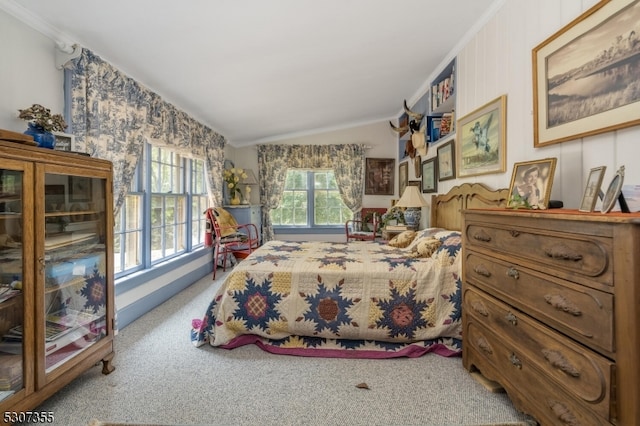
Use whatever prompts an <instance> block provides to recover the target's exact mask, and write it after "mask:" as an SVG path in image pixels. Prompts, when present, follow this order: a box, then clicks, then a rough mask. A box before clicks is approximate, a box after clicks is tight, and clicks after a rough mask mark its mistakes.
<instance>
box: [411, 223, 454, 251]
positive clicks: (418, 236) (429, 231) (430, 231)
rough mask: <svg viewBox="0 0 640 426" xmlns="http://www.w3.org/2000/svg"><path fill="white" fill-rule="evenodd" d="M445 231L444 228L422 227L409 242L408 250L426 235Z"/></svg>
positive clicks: (431, 235)
mask: <svg viewBox="0 0 640 426" xmlns="http://www.w3.org/2000/svg"><path fill="white" fill-rule="evenodd" d="M442 231H445V229H444V228H426V229H423V230H421V231H418V233H417V234H416V238H415V239H414V240H413V242H412V243H411V244H409V247H407V248H408V249H409V250H413V249H414V247H415V245H416V244H418V242H419V241H420V240H421V239H423V238H426V237H433V236H434V235H436V234H437V233H438V232H442Z"/></svg>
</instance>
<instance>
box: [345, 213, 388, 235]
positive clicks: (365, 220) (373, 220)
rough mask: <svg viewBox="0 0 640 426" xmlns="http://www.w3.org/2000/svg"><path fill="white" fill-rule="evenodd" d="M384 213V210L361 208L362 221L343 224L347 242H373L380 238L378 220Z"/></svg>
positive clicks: (349, 221)
mask: <svg viewBox="0 0 640 426" xmlns="http://www.w3.org/2000/svg"><path fill="white" fill-rule="evenodd" d="M386 212H387V209H385V208H378V207H363V208H362V210H361V211H360V217H361V218H362V219H360V220H357V219H353V220H348V221H346V222H345V224H344V231H345V234H346V236H347V242H349V241H351V240H358V241H375V240H376V238H378V237H380V236H381V229H380V223H381V221H380V218H381V216H382V215H383V214H385V213H386Z"/></svg>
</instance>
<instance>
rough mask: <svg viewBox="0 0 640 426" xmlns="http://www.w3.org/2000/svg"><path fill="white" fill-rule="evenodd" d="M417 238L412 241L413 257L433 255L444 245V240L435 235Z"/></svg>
mask: <svg viewBox="0 0 640 426" xmlns="http://www.w3.org/2000/svg"><path fill="white" fill-rule="evenodd" d="M416 240H417V242H416ZM416 240H414V242H413V243H412V246H413V249H411V254H410V256H411V257H431V255H432V254H433V253H435V252H436V250H437V249H438V247H440V246H441V245H442V241H440V240H438V239H436V238H433V237H424V238H420V239H418V238H416Z"/></svg>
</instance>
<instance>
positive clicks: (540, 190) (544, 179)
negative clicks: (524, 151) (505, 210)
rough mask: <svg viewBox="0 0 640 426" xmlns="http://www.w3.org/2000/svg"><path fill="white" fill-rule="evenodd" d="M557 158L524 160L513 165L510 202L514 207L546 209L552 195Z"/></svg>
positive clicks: (509, 204)
mask: <svg viewBox="0 0 640 426" xmlns="http://www.w3.org/2000/svg"><path fill="white" fill-rule="evenodd" d="M556 162H557V159H556V158H545V159H544V160H536V161H524V162H521V163H515V164H514V165H513V174H512V175H511V185H510V186H509V203H508V206H509V207H512V208H528V209H546V208H547V207H548V206H549V198H550V197H551V185H552V184H553V174H554V173H555V170H556Z"/></svg>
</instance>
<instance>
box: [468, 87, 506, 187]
mask: <svg viewBox="0 0 640 426" xmlns="http://www.w3.org/2000/svg"><path fill="white" fill-rule="evenodd" d="M456 128H457V129H458V130H457V132H456V134H459V135H460V137H459V139H458V149H456V166H457V168H458V177H467V176H476V175H484V174H488V173H500V172H504V171H506V158H507V155H506V151H507V144H506V138H507V95H502V96H500V97H499V98H496V99H494V100H492V101H491V102H489V103H487V104H485V105H483V106H481V107H480V108H478V109H476V110H475V111H473V112H471V113H470V114H467V115H465V116H464V117H462V118H460V119H459V120H458V125H457V126H456Z"/></svg>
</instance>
